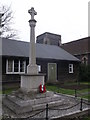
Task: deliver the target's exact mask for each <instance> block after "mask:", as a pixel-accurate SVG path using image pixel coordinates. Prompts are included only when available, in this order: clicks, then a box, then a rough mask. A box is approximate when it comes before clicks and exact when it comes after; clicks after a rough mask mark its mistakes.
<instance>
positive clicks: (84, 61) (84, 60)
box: [82, 56, 88, 65]
mask: <svg viewBox="0 0 90 120" xmlns="http://www.w3.org/2000/svg"><path fill="white" fill-rule="evenodd" d="M87 60H88V58H87V57H86V56H84V57H83V58H82V63H83V64H84V65H87Z"/></svg>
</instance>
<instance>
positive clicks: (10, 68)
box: [6, 59, 26, 74]
mask: <svg viewBox="0 0 90 120" xmlns="http://www.w3.org/2000/svg"><path fill="white" fill-rule="evenodd" d="M25 68H26V61H24V60H17V59H16V60H7V62H6V73H7V74H16V73H25Z"/></svg>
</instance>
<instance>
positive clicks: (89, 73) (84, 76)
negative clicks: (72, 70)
mask: <svg viewBox="0 0 90 120" xmlns="http://www.w3.org/2000/svg"><path fill="white" fill-rule="evenodd" d="M79 81H82V82H90V65H84V64H83V65H80V68H79Z"/></svg>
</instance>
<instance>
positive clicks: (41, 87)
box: [39, 85, 46, 93]
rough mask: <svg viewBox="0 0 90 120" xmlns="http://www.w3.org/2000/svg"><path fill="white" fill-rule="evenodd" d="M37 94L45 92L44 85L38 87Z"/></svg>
mask: <svg viewBox="0 0 90 120" xmlns="http://www.w3.org/2000/svg"><path fill="white" fill-rule="evenodd" d="M39 92H40V93H45V92H46V87H45V85H40V86H39Z"/></svg>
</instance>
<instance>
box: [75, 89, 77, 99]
mask: <svg viewBox="0 0 90 120" xmlns="http://www.w3.org/2000/svg"><path fill="white" fill-rule="evenodd" d="M75 97H77V89H75Z"/></svg>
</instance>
